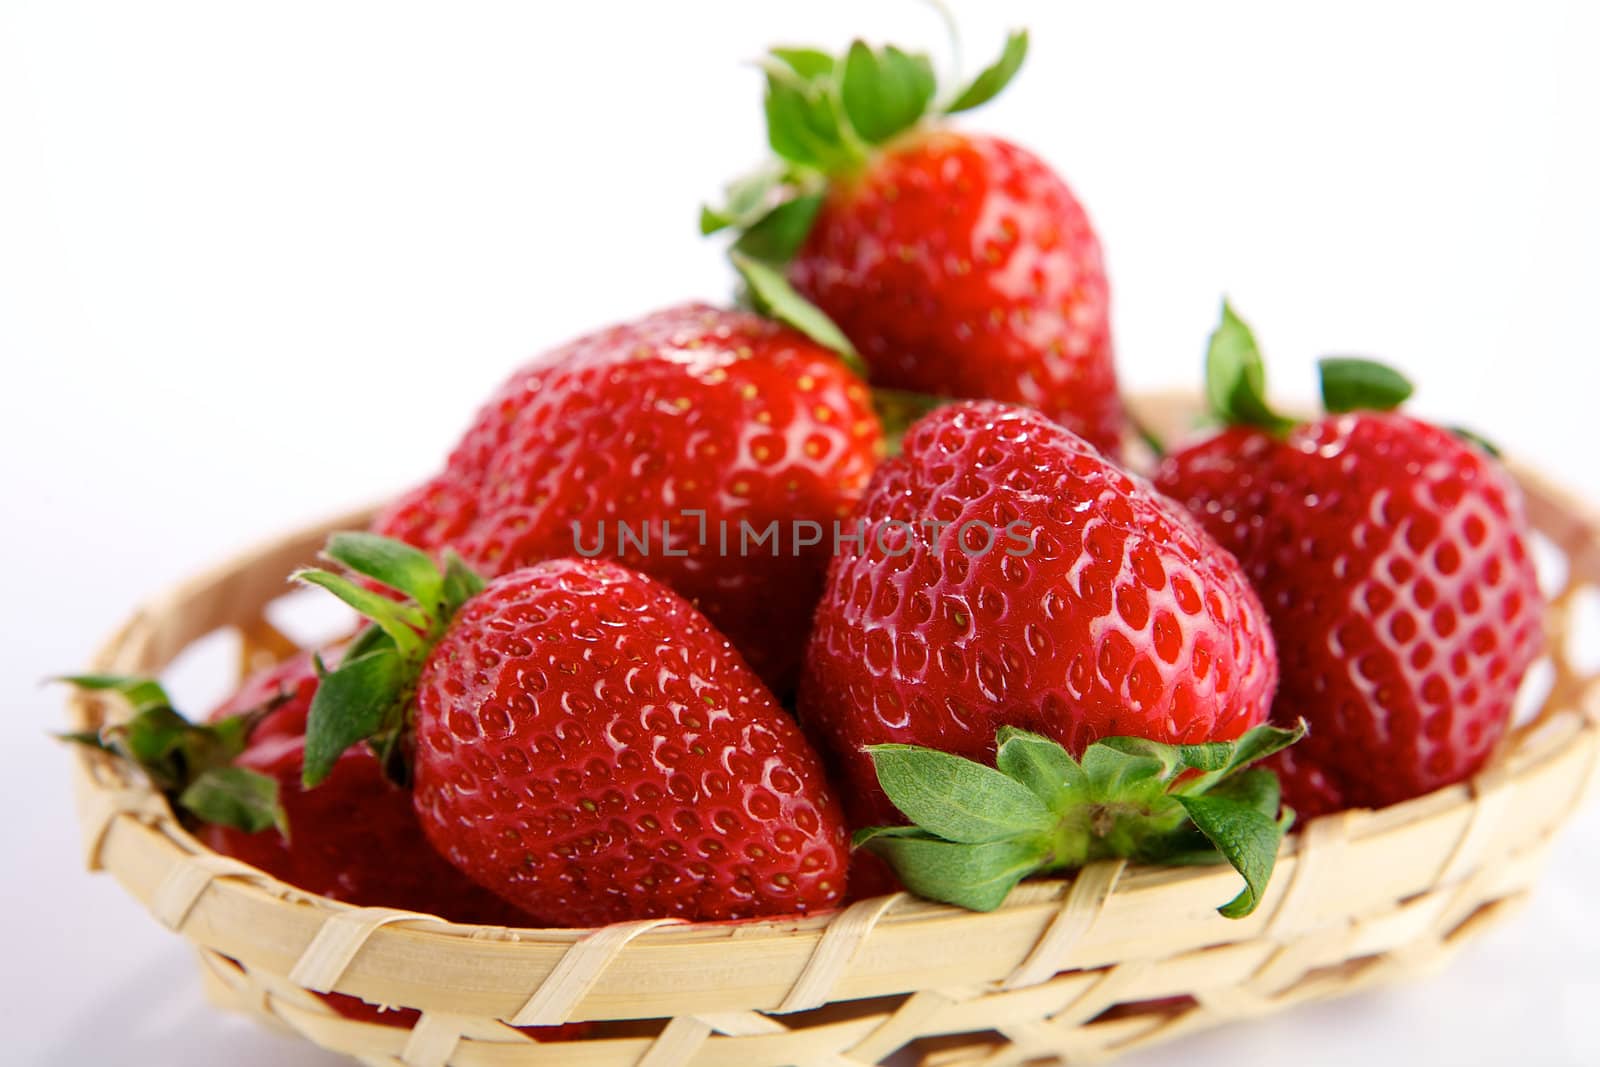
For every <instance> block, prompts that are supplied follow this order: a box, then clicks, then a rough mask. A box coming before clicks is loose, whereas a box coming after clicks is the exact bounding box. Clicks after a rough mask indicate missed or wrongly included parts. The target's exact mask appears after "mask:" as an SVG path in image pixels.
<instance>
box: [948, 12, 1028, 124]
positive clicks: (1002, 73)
mask: <svg viewBox="0 0 1600 1067" xmlns="http://www.w3.org/2000/svg"><path fill="white" fill-rule="evenodd" d="M1027 57H1028V31H1027V30H1015V31H1013V32H1012V34H1011V35H1010V36H1009V37H1007V38H1006V46H1005V49H1004V50H1003V51H1001V53H1000V58H999V59H997V60H995V61H994V63H992V64H991V65H989V66H988V67H985V68H984V69H983V70H982V71H980V72H979V73H978V76H977V77H976V78H974V79H972V81H971V82H969V83H968V84H967V87H966V88H965V89H962V90H961V92H960V93H958V94H957V95H956V98H955V99H954V100H952V101H951V102H950V103H949V104H948V105H946V107H945V109H944V112H945V114H947V115H954V114H956V113H957V112H960V111H971V110H972V109H973V108H975V107H980V106H982V105H984V104H987V103H988V102H989V101H990V100H993V99H994V98H995V97H996V96H998V95H999V94H1000V91H1001V90H1002V89H1004V88H1005V87H1006V86H1007V85H1009V84H1011V79H1012V78H1015V77H1016V76H1017V71H1019V70H1021V69H1022V61H1023V60H1024V59H1026V58H1027Z"/></svg>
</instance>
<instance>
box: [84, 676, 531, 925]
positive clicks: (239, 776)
mask: <svg viewBox="0 0 1600 1067" xmlns="http://www.w3.org/2000/svg"><path fill="white" fill-rule="evenodd" d="M75 680H76V681H78V682H80V683H81V684H84V685H86V686H87V687H90V688H100V689H105V688H112V689H117V690H120V691H122V692H123V693H125V694H127V695H128V696H129V697H130V699H131V700H132V701H133V703H134V706H135V716H134V718H133V720H132V721H130V723H129V724H128V725H127V726H126V727H124V728H122V729H121V730H116V729H113V730H111V731H107V732H106V733H105V735H104V736H102V737H96V738H94V739H93V743H95V744H97V745H100V746H101V747H109V748H110V749H111V750H112V751H114V752H116V753H117V754H119V755H123V756H136V757H138V758H137V759H135V762H137V763H139V764H140V765H141V766H143V767H144V768H145V770H146V771H147V773H149V774H150V775H151V777H152V778H153V779H154V780H155V781H156V784H158V785H160V786H162V787H163V788H165V789H166V790H167V791H168V792H169V793H170V794H172V795H173V797H174V799H175V800H176V801H177V802H178V804H179V805H180V806H182V807H183V808H185V809H187V810H188V811H189V813H190V814H192V815H196V816H198V817H199V818H200V820H202V821H201V822H200V823H199V825H198V826H196V827H195V834H196V836H197V837H198V838H199V839H200V840H201V841H203V842H205V844H206V845H207V846H208V847H210V848H211V849H213V850H215V851H217V852H221V853H223V854H224V855H228V856H233V857H235V858H236V859H240V860H243V861H244V862H246V863H249V864H250V865H252V866H254V867H259V868H260V869H261V870H263V871H266V872H267V873H268V874H270V875H272V876H273V877H275V878H279V879H282V880H283V881H285V882H288V883H290V884H291V885H294V886H297V887H299V888H300V889H303V890H305V891H306V892H308V893H317V894H320V895H322V896H328V897H332V898H334V899H335V900H343V901H346V902H347V903H351V904H359V905H363V906H371V907H389V908H404V909H406V910H409V911H420V912H425V913H427V914H430V915H438V916H440V917H442V918H446V919H451V920H454V921H457V922H467V923H484V924H491V925H507V926H527V925H530V921H531V920H530V918H529V916H527V915H525V914H523V913H522V912H520V911H518V910H517V909H515V908H513V907H511V906H510V905H509V904H506V903H505V902H504V901H502V900H500V899H499V898H497V897H496V896H495V895H494V894H492V893H489V892H486V891H485V890H483V889H482V888H480V887H479V886H477V885H475V884H474V883H473V882H472V881H471V880H469V879H468V878H466V877H465V876H463V875H462V874H461V872H460V871H458V870H456V869H455V868H454V867H452V866H451V865H450V864H449V863H448V862H447V861H446V860H445V859H444V858H443V857H442V856H440V855H439V854H438V853H437V852H435V851H434V850H433V848H432V846H430V845H429V844H428V842H427V839H426V838H425V837H424V836H423V834H422V827H421V825H420V824H419V823H418V822H417V817H416V815H415V814H414V813H413V811H412V809H411V797H410V794H409V793H407V792H406V791H405V790H403V789H400V788H398V787H396V786H395V785H394V784H392V783H391V782H389V781H388V779H387V778H386V777H385V776H384V774H383V771H382V768H381V767H380V766H379V763H378V760H377V759H376V758H375V757H374V756H373V755H372V753H371V752H370V751H369V750H367V749H366V748H364V747H358V748H352V749H350V750H349V751H347V752H345V753H344V754H343V755H342V756H340V757H339V759H338V762H337V763H336V764H335V765H334V767H333V769H332V772H331V773H330V774H329V775H328V778H327V781H326V782H325V783H324V784H323V786H322V788H320V789H316V790H306V789H303V788H302V786H301V781H300V779H301V772H302V763H303V756H304V754H305V747H306V740H305V729H306V716H307V712H308V711H309V709H310V707H311V703H312V700H313V698H314V696H315V694H316V691H317V684H318V679H317V672H316V667H315V664H314V663H313V661H312V659H311V657H310V655H308V654H303V655H299V656H296V657H293V658H292V659H289V660H286V661H285V662H283V663H281V664H279V665H278V666H276V667H273V668H271V669H269V670H265V671H261V672H259V673H257V674H255V675H253V676H252V677H251V678H249V679H248V680H246V681H245V682H244V684H243V685H242V686H241V687H240V688H239V689H238V691H237V692H235V693H234V695H233V696H231V697H230V698H228V700H227V701H226V702H224V703H223V704H222V705H221V706H220V707H218V708H217V709H216V710H215V711H213V712H212V714H211V716H210V723H211V725H210V726H196V725H193V724H190V723H189V722H187V721H186V720H184V719H183V718H182V716H180V715H179V714H178V713H177V712H176V711H174V710H173V709H172V702H171V700H170V698H168V697H167V695H166V693H165V691H164V690H162V688H161V686H160V685H159V684H158V683H156V682H153V681H150V680H148V679H127V678H82V679H75ZM274 824H276V825H274ZM285 828H287V829H288V831H289V832H288V835H287V836H286V835H285V833H284V829H285Z"/></svg>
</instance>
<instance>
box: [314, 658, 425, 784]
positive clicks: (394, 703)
mask: <svg viewBox="0 0 1600 1067" xmlns="http://www.w3.org/2000/svg"><path fill="white" fill-rule="evenodd" d="M406 668H407V664H406V660H405V658H404V657H403V656H402V655H401V654H400V652H399V651H398V650H397V649H396V648H395V647H394V646H393V645H390V646H389V647H387V648H376V649H373V650H372V651H369V652H365V653H363V654H362V655H359V656H350V655H347V656H346V657H345V658H344V660H343V661H342V662H341V663H340V664H339V666H338V668H337V669H336V670H333V671H330V672H328V673H327V674H324V675H323V676H322V680H321V682H320V683H319V684H318V685H317V692H316V695H315V696H313V697H312V698H311V710H310V711H309V713H308V714H307V717H306V752H305V759H304V761H303V763H302V765H301V775H300V778H301V781H302V782H303V783H304V785H305V787H306V788H307V789H310V788H312V787H313V786H316V785H319V784H321V782H322V780H323V779H325V778H327V777H328V773H329V772H330V771H332V770H333V765H334V764H335V763H337V762H338V760H339V757H340V756H342V755H344V751H345V749H347V748H349V747H350V746H351V745H354V744H357V743H358V742H361V741H365V740H368V739H369V738H374V737H379V736H381V735H385V734H387V733H389V732H390V731H397V730H398V729H399V728H400V726H401V725H402V724H403V722H404V719H405V711H406V703H407V701H408V699H409V692H408V684H407V683H408V681H410V680H411V679H408V678H407V669H406Z"/></svg>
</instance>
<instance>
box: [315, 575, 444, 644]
mask: <svg viewBox="0 0 1600 1067" xmlns="http://www.w3.org/2000/svg"><path fill="white" fill-rule="evenodd" d="M289 577H290V580H291V581H296V582H303V583H305V584H306V585H314V586H318V587H319V588H322V589H326V590H327V591H328V592H330V593H332V594H333V595H334V596H336V597H338V598H339V599H340V600H342V601H344V602H345V603H346V604H348V605H350V606H351V607H352V608H355V609H356V611H358V612H360V613H361V614H362V615H364V616H366V617H367V618H369V619H371V620H372V621H373V622H374V623H376V624H377V625H378V626H379V627H380V628H381V629H382V630H383V632H384V633H386V634H388V635H389V639H390V640H391V641H393V642H394V644H395V647H396V648H398V649H399V650H400V652H401V653H402V654H403V655H407V656H410V655H414V654H416V653H417V652H419V651H420V650H421V648H422V638H421V637H420V636H419V635H418V631H420V630H423V629H425V628H426V627H427V625H428V618H427V616H426V615H425V614H424V613H423V612H422V611H420V610H418V609H417V608H416V607H415V606H414V605H408V604H400V603H397V602H395V601H393V600H390V599H389V598H388V597H386V596H383V595H382V594H381V593H374V592H373V591H372V590H370V589H368V588H366V587H365V586H361V585H357V584H356V583H355V582H352V581H351V580H350V579H348V578H345V577H343V576H341V575H338V574H334V573H332V572H331V571H325V570H320V569H317V568H309V569H305V570H298V571H295V572H294V573H293V574H292V575H290V576H289Z"/></svg>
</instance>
